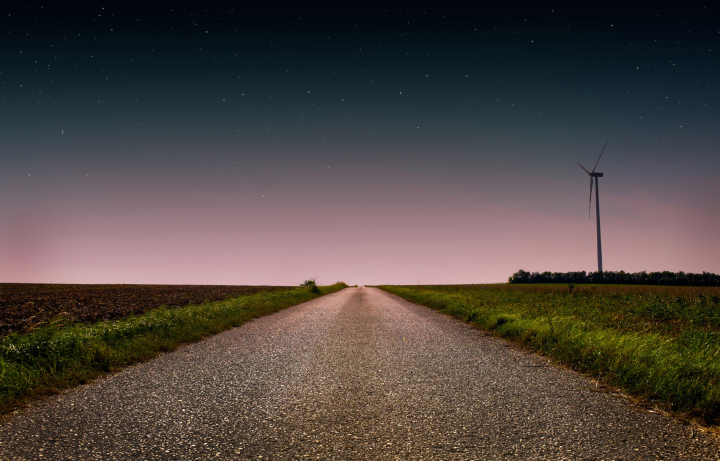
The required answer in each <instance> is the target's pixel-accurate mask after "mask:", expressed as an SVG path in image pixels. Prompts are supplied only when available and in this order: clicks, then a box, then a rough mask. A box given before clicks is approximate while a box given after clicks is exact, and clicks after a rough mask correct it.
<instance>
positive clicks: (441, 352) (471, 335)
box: [0, 287, 720, 460]
mask: <svg viewBox="0 0 720 461" xmlns="http://www.w3.org/2000/svg"><path fill="white" fill-rule="evenodd" d="M0 459H3V460H37V459H49V460H86V459H87V460H95V459H97V460H111V459H112V460H126V459H133V460H201V459H202V460H205V459H213V460H215V459H217V460H234V459H264V460H267V459H277V460H288V459H336V460H351V459H427V460H450V459H462V460H471V459H476V460H489V459H522V460H530V459H549V460H561V459H572V460H576V459H577V460H608V459H623V460H629V459H668V460H669V459H682V460H688V459H693V460H706V459H707V460H716V459H720V443H719V442H718V439H717V438H716V437H714V436H712V435H708V434H705V433H702V432H700V431H698V430H697V429H693V428H692V427H691V426H687V425H681V424H679V423H677V422H675V421H673V420H672V419H669V418H667V417H665V416H663V415H661V414H658V413H651V412H648V411H646V410H642V409H639V408H636V407H634V406H633V405H631V404H630V403H629V402H628V400H627V399H625V398H624V397H622V396H619V395H615V394H610V393H607V392H598V391H596V389H595V383H594V382H592V381H590V380H588V379H586V378H584V377H583V376H580V375H578V374H576V373H573V372H571V371H568V370H566V369H563V368H561V367H558V366H554V365H552V364H551V363H550V362H548V360H547V359H544V358H541V357H539V356H537V355H535V354H532V353H529V352H527V351H523V350H520V349H518V348H516V347H511V346H509V345H508V344H507V343H506V342H505V341H503V340H500V339H497V338H495V337H492V336H489V335H487V334H485V333H483V332H482V331H479V330H477V329H475V328H473V327H471V326H469V325H467V324H464V323H462V322H459V321H457V320H455V319H452V318H450V317H447V316H444V315H441V314H439V313H437V312H434V311H432V310H430V309H428V308H425V307H421V306H417V305H415V304H411V303H409V302H407V301H404V300H402V299H400V298H398V297H396V296H393V295H390V294H388V293H385V292H383V291H381V290H378V289H374V288H365V287H361V288H347V289H345V290H342V291H340V292H338V293H335V294H331V295H328V296H324V297H322V298H319V299H316V300H313V301H310V302H307V303H304V304H300V305H298V306H294V307H291V308H289V309H286V310H284V311H281V312H279V313H276V314H273V315H271V316H268V317H263V318H260V319H257V320H254V321H252V322H249V323H247V324H245V325H243V326H241V327H239V328H235V329H233V330H229V331H226V332H224V333H221V334H218V335H216V336H213V337H211V338H208V339H206V340H204V341H201V342H198V343H195V344H191V345H187V346H183V347H182V348H180V349H178V350H177V351H175V352H172V353H166V354H163V355H161V356H159V357H158V358H156V359H154V360H151V361H149V362H146V363H142V364H139V365H136V366H133V367H129V368H127V369H125V370H124V371H122V372H119V373H116V374H113V375H110V376H108V377H106V378H103V379H100V380H98V381H96V382H93V383H90V384H87V385H84V386H80V387H78V388H75V389H72V390H69V391H66V392H63V393H62V394H60V395H57V396H55V397H52V398H48V399H46V400H44V401H41V402H37V403H35V404H33V405H31V406H30V407H29V408H26V409H23V410H19V411H17V412H16V413H15V414H12V415H9V416H6V417H5V418H3V420H2V421H0Z"/></svg>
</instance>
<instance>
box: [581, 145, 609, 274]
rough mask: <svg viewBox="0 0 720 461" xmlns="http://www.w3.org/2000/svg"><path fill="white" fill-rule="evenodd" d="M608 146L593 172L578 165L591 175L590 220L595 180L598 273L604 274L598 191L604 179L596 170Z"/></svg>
mask: <svg viewBox="0 0 720 461" xmlns="http://www.w3.org/2000/svg"><path fill="white" fill-rule="evenodd" d="M606 146H607V141H605V146H603V148H602V150H601V151H600V155H599V156H598V159H597V162H595V166H594V167H593V169H592V171H588V170H587V169H586V168H585V167H584V166H582V165H580V162H578V165H580V168H582V169H583V170H585V173H587V174H588V175H590V201H589V202H588V219H590V207H591V206H592V190H593V178H595V213H596V215H597V251H598V272H602V271H603V268H602V245H601V243H600V189H598V178H602V177H603V174H602V173H596V172H595V168H597V166H598V163H599V162H600V157H602V154H603V152H604V151H605V147H606Z"/></svg>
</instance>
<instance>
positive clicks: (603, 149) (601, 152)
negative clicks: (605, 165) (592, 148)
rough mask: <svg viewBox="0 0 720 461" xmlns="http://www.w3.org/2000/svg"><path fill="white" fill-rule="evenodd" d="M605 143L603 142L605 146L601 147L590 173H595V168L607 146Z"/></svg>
mask: <svg viewBox="0 0 720 461" xmlns="http://www.w3.org/2000/svg"><path fill="white" fill-rule="evenodd" d="M607 143H608V142H607V141H605V145H604V146H603V148H602V150H601V151H600V155H599V156H598V159H597V162H595V166H594V167H593V170H592V172H593V173H595V168H597V165H598V163H600V157H602V154H603V152H605V147H606V146H607Z"/></svg>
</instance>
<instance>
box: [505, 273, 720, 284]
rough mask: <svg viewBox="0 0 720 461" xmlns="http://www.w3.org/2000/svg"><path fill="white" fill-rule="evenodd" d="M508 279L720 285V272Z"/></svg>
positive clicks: (516, 279)
mask: <svg viewBox="0 0 720 461" xmlns="http://www.w3.org/2000/svg"><path fill="white" fill-rule="evenodd" d="M508 282H509V283H616V284H626V285H674V286H694V287H717V286H720V275H718V274H713V273H712V272H704V271H703V273H702V274H694V273H691V272H682V271H681V272H670V271H663V272H645V271H642V272H625V271H619V272H614V271H603V272H589V273H587V272H585V271H581V272H527V271H524V270H522V269H520V270H519V271H517V272H515V273H514V274H513V275H512V276H511V277H510V278H509V279H508Z"/></svg>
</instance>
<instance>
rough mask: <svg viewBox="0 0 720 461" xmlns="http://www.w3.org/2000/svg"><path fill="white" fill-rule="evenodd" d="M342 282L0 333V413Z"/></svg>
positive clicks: (336, 288) (60, 321) (329, 290)
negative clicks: (113, 319) (114, 317)
mask: <svg viewBox="0 0 720 461" xmlns="http://www.w3.org/2000/svg"><path fill="white" fill-rule="evenodd" d="M346 286H347V285H345V284H344V283H338V284H335V285H332V286H327V287H317V288H316V290H311V289H308V288H296V289H292V290H285V291H273V292H262V293H257V294H253V295H247V296H241V297H237V298H232V299H228V300H224V301H214V302H209V303H205V304H201V305H190V306H184V307H181V308H173V309H170V308H166V307H161V308H158V309H153V310H151V311H149V312H147V313H145V314H142V315H138V316H131V317H128V318H125V319H122V320H115V321H108V322H99V323H95V324H92V325H88V324H81V323H68V322H67V321H66V320H64V319H63V318H62V317H58V318H56V319H55V320H54V321H52V322H50V323H49V324H48V325H45V326H43V327H41V328H38V329H36V330H34V331H31V332H29V333H25V334H11V335H8V336H6V337H4V338H1V339H0V412H7V411H8V410H10V409H12V408H14V407H16V406H18V405H19V404H22V402H23V401H24V400H26V399H27V398H30V397H33V396H38V395H42V394H47V393H52V392H55V391H57V390H58V389H62V388H67V387H70V386H74V385H77V384H81V383H83V382H85V381H87V380H90V379H92V378H95V377H97V376H99V375H102V374H104V373H106V372H109V371H115V370H118V369H120V368H122V367H124V366H126V365H130V364H132V363H136V362H139V361H142V360H146V359H148V358H151V357H154V356H155V355H157V354H158V353H159V352H162V351H169V350H173V349H175V348H176V347H178V346H179V345H180V344H183V343H189V342H192V341H197V340H199V339H201V338H204V337H206V336H208V335H211V334H214V333H218V332H221V331H224V330H227V329H228V328H232V327H235V326H239V325H241V324H243V323H244V322H246V321H248V320H251V319H253V318H257V317H261V316H263V315H268V314H271V313H273V312H277V311H279V310H281V309H284V308H286V307H290V306H293V305H296V304H299V303H302V302H305V301H309V300H311V299H314V298H317V297H318V296H322V295H325V294H329V293H333V292H335V291H339V290H341V289H343V288H345V287H346Z"/></svg>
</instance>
